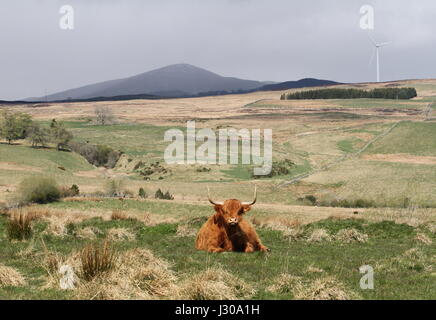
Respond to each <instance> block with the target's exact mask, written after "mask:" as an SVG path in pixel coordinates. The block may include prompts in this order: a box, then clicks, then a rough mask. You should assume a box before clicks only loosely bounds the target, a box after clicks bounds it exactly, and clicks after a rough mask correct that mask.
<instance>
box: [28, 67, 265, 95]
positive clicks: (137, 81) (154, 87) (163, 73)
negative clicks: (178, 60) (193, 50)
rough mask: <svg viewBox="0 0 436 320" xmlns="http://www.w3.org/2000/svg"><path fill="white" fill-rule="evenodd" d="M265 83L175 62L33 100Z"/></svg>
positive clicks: (246, 87)
mask: <svg viewBox="0 0 436 320" xmlns="http://www.w3.org/2000/svg"><path fill="white" fill-rule="evenodd" d="M263 85H265V82H260V81H252V80H243V79H238V78H231V77H222V76H220V75H218V74H216V73H213V72H210V71H208V70H205V69H202V68H198V67H196V66H193V65H189V64H174V65H170V66H166V67H163V68H159V69H155V70H152V71H149V72H145V73H141V74H138V75H136V76H132V77H128V78H124V79H116V80H111V81H105V82H100V83H95V84H91V85H87V86H83V87H80V88H75V89H70V90H66V91H62V92H59V93H55V94H52V95H49V96H47V97H40V98H28V99H26V100H32V101H45V100H46V99H47V101H57V100H82V99H93V98H102V97H115V96H135V95H151V96H160V97H183V96H193V95H197V94H200V93H203V92H224V91H226V92H233V91H250V90H254V89H257V88H259V87H262V86H263Z"/></svg>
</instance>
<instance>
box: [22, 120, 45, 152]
mask: <svg viewBox="0 0 436 320" xmlns="http://www.w3.org/2000/svg"><path fill="white" fill-rule="evenodd" d="M27 137H28V138H29V140H30V142H31V143H32V147H38V145H40V146H41V147H45V145H46V144H47V143H48V142H49V141H50V133H49V131H48V130H47V129H46V128H43V127H41V126H40V125H39V123H36V122H32V124H31V125H30V127H29V129H28V134H27Z"/></svg>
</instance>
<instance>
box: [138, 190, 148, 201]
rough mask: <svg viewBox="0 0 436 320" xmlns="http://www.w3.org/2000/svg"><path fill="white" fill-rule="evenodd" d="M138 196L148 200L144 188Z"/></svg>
mask: <svg viewBox="0 0 436 320" xmlns="http://www.w3.org/2000/svg"><path fill="white" fill-rule="evenodd" d="M138 196H139V197H140V198H142V199H145V198H147V194H146V193H145V190H144V188H139V191H138Z"/></svg>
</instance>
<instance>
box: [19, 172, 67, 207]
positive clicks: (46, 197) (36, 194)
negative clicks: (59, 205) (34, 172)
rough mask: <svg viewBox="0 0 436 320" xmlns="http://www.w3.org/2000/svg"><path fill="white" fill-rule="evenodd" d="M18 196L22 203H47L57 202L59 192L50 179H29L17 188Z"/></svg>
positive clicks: (53, 181) (54, 182)
mask: <svg viewBox="0 0 436 320" xmlns="http://www.w3.org/2000/svg"><path fill="white" fill-rule="evenodd" d="M18 196H19V198H20V199H19V200H20V201H21V202H22V203H49V202H55V201H58V200H59V199H60V197H61V191H60V190H59V187H58V186H57V184H56V181H55V180H54V179H52V178H47V177H29V178H25V179H24V180H23V181H21V183H20V185H19V186H18Z"/></svg>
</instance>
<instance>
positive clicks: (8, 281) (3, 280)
mask: <svg viewBox="0 0 436 320" xmlns="http://www.w3.org/2000/svg"><path fill="white" fill-rule="evenodd" d="M24 285H26V280H25V279H24V277H23V276H22V275H21V273H20V272H18V271H17V270H15V269H14V268H12V267H7V266H5V265H3V264H0V288H2V287H20V286H24Z"/></svg>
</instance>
